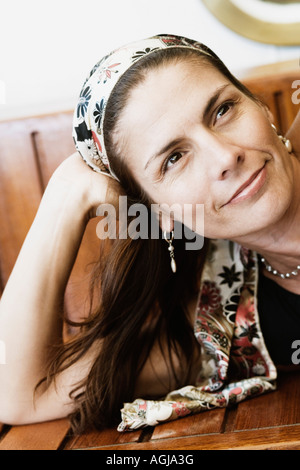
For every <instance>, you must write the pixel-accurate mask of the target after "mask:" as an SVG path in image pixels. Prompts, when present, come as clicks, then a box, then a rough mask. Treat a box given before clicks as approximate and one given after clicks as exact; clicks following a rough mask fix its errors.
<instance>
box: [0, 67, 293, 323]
mask: <svg viewBox="0 0 300 470" xmlns="http://www.w3.org/2000/svg"><path fill="white" fill-rule="evenodd" d="M297 79H300V70H299V71H298V70H293V71H289V72H288V73H286V72H280V73H278V74H276V75H275V76H272V75H270V74H268V76H262V77H254V78H253V77H252V78H248V79H245V78H244V79H243V82H244V83H245V84H246V85H247V86H249V88H250V89H251V90H252V91H253V92H254V93H256V94H258V95H259V96H260V97H261V98H262V99H263V100H264V101H265V102H266V103H267V104H268V106H269V107H270V110H271V111H272V113H273V115H274V120H275V124H276V125H277V127H278V129H280V130H281V132H282V133H285V132H286V130H287V129H288V128H289V126H290V125H291V123H292V121H293V119H294V117H295V116H296V114H297V111H298V109H299V105H297V104H295V103H293V101H292V95H293V93H294V92H295V89H293V88H292V84H293V83H294V82H295V80H297ZM72 114H73V112H72V111H67V112H60V113H57V114H53V115H47V116H42V117H34V118H26V119H18V120H15V121H7V122H0V221H1V222H0V294H1V293H2V291H3V288H4V286H5V284H6V282H7V279H8V277H9V275H10V272H11V270H12V268H13V265H14V263H15V261H16V258H17V255H18V253H19V250H20V248H21V246H22V243H23V241H24V239H25V236H26V234H27V232H28V230H29V227H30V225H31V224H32V222H33V219H34V216H35V213H36V211H37V208H38V205H39V202H40V200H41V197H42V194H43V191H44V189H45V187H46V185H47V182H48V180H49V178H50V176H51V174H52V173H53V171H54V170H55V168H56V167H57V166H58V165H59V164H60V163H61V162H62V161H63V160H64V159H65V158H66V157H68V156H69V155H70V154H72V153H73V152H74V150H75V149H74V143H73V139H72V136H71V126H72ZM96 223H97V219H95V220H93V221H91V222H90V223H89V224H88V227H87V230H86V233H85V235H84V238H83V241H82V245H81V248H80V251H79V254H78V258H77V260H76V263H75V266H74V269H73V271H72V274H71V277H70V282H69V284H68V287H67V292H66V310H67V313H68V315H69V317H70V318H72V319H79V318H81V317H83V316H85V315H86V312H87V309H88V283H89V276H90V270H91V263H93V262H94V261H96V260H97V258H98V252H99V244H100V240H99V239H98V238H97V235H96ZM24 282H26V273H24Z"/></svg>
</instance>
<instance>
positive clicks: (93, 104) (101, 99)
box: [73, 34, 213, 180]
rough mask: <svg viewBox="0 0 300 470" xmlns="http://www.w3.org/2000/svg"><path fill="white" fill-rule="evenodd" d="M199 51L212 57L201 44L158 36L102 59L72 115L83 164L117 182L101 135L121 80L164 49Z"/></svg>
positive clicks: (84, 88)
mask: <svg viewBox="0 0 300 470" xmlns="http://www.w3.org/2000/svg"><path fill="white" fill-rule="evenodd" d="M171 47H173V48H174V47H175V48H178V47H180V48H188V49H197V50H198V51H199V49H200V50H201V52H203V54H207V55H209V56H212V55H213V53H212V51H210V50H209V48H208V47H206V46H205V45H204V44H201V43H199V42H197V41H194V40H192V39H188V38H185V37H182V36H174V35H168V34H165V35H158V36H153V37H150V38H147V39H143V40H140V41H137V42H133V43H131V44H127V45H125V46H123V47H121V48H119V49H116V50H114V51H113V52H111V53H110V54H108V55H106V56H105V57H104V58H103V59H101V60H100V61H99V62H98V63H97V64H96V65H95V66H94V67H93V68H92V70H91V72H90V74H89V75H88V77H87V79H86V80H85V82H84V85H83V87H82V90H81V93H80V96H79V100H78V103H77V106H76V109H75V112H74V119H73V139H74V142H75V146H76V149H77V150H78V152H79V153H80V155H81V156H82V158H83V160H84V161H85V162H86V163H87V164H88V165H89V166H90V167H91V168H92V169H93V170H95V171H97V172H99V173H103V174H105V175H108V176H111V177H113V178H114V179H116V180H118V178H117V176H116V175H115V174H114V172H113V171H112V169H111V166H110V162H109V159H108V156H107V152H106V149H105V142H104V134H103V123H104V117H105V110H106V105H107V102H108V99H109V97H110V95H111V93H112V92H113V89H114V87H115V86H116V84H117V82H118V81H119V79H120V77H121V76H122V75H123V74H124V73H125V72H126V71H127V70H128V69H129V68H130V67H131V66H132V65H133V64H135V63H136V62H138V61H139V60H140V59H142V58H143V57H145V56H147V55H149V54H152V53H153V52H155V51H158V50H161V49H166V48H171Z"/></svg>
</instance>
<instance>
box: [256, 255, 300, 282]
mask: <svg viewBox="0 0 300 470" xmlns="http://www.w3.org/2000/svg"><path fill="white" fill-rule="evenodd" d="M260 260H261V262H262V263H263V264H264V266H265V268H266V270H267V271H268V272H269V273H272V274H273V275H274V276H279V277H281V279H289V278H292V277H293V276H298V274H299V271H300V264H298V266H297V268H296V269H294V270H293V271H291V272H290V273H285V274H283V273H280V272H279V271H277V269H274V268H272V266H271V265H270V264H269V263H268V262H267V261H266V259H265V258H263V257H260Z"/></svg>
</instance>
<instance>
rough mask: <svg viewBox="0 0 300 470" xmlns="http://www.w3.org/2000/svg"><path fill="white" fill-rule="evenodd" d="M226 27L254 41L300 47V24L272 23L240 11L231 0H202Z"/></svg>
mask: <svg viewBox="0 0 300 470" xmlns="http://www.w3.org/2000/svg"><path fill="white" fill-rule="evenodd" d="M202 1H203V3H204V4H205V5H206V7H207V8H208V9H209V10H210V11H211V12H212V13H213V14H214V16H215V17H216V18H217V19H218V20H220V21H221V22H222V23H223V24H224V25H225V26H227V27H229V28H230V29H232V30H233V31H235V32H236V33H238V34H241V35H242V36H245V37H247V38H249V39H253V40H254V41H259V42H264V43H267V44H274V45H278V46H297V45H300V23H299V22H297V23H270V22H268V21H261V20H259V19H257V18H254V17H253V16H250V15H248V14H247V13H246V12H244V11H242V10H240V9H239V8H238V7H237V6H236V5H235V4H234V3H232V2H231V0H202Z"/></svg>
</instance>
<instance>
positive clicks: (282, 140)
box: [271, 124, 293, 153]
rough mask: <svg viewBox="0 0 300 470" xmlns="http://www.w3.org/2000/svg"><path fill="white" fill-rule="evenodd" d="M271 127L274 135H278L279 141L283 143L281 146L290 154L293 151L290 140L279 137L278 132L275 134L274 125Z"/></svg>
mask: <svg viewBox="0 0 300 470" xmlns="http://www.w3.org/2000/svg"><path fill="white" fill-rule="evenodd" d="M271 126H272V127H273V129H274V131H275V132H276V134H277V135H278V137H279V139H280V140H281V142H282V143H283V145H285V147H286V149H287V151H288V152H289V153H292V151H293V146H292V143H291V141H290V139H286V138H285V137H283V136H282V135H279V134H278V132H277V129H276V126H274V124H271Z"/></svg>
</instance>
